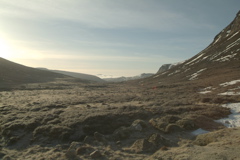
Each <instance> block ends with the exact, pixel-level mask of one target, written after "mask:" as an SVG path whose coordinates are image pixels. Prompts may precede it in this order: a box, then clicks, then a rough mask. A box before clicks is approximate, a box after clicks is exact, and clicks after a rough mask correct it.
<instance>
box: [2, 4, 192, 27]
mask: <svg viewBox="0 0 240 160" xmlns="http://www.w3.org/2000/svg"><path fill="white" fill-rule="evenodd" d="M153 2H154V1H152V0H150V1H143V0H131V1H120V0H115V1H111V0H101V1H99V0H91V1H89V0H58V1H54V0H47V1H42V0H34V1H29V0H11V1H9V0H2V2H0V5H1V6H2V8H3V9H2V14H5V15H6V14H8V15H12V16H18V17H22V18H32V19H36V18H40V19H41V18H42V19H59V20H69V21H74V22H76V23H79V24H81V25H85V26H87V27H93V28H108V29H113V28H134V29H136V28H143V29H155V30H160V29H164V30H169V29H170V28H176V27H180V25H183V26H185V25H186V24H188V25H189V24H190V22H191V21H190V20H189V18H188V17H187V16H186V15H184V14H181V13H179V12H175V11H174V10H173V9H169V8H167V9H166V7H165V6H164V5H163V4H161V3H160V2H156V1H155V2H154V3H153Z"/></svg>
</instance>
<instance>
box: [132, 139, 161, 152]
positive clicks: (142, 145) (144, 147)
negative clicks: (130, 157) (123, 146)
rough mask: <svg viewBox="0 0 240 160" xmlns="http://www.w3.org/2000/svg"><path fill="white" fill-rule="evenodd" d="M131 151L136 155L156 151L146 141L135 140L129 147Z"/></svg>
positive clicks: (151, 144) (152, 145)
mask: <svg viewBox="0 0 240 160" xmlns="http://www.w3.org/2000/svg"><path fill="white" fill-rule="evenodd" d="M131 149H132V150H133V151H135V152H136V153H146V152H154V151H155V150H156V148H155V146H154V144H153V143H150V142H149V141H148V140H146V139H139V140H136V141H135V142H134V143H133V145H132V146H131Z"/></svg>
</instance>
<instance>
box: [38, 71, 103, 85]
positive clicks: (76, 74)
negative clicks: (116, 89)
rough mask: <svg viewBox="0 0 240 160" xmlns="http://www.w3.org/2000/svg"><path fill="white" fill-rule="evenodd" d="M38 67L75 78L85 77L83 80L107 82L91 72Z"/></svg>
mask: <svg viewBox="0 0 240 160" xmlns="http://www.w3.org/2000/svg"><path fill="white" fill-rule="evenodd" d="M38 69H40V70H47V71H51V72H55V73H60V74H64V75H67V76H71V77H74V78H80V79H83V80H89V81H94V82H105V81H104V80H102V79H101V78H99V77H97V76H93V75H90V74H83V73H77V72H69V71H61V70H48V69H46V68H38Z"/></svg>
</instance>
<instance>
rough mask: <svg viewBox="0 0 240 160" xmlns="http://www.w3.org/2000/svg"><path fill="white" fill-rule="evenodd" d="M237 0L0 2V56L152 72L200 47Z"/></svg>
mask: <svg viewBox="0 0 240 160" xmlns="http://www.w3.org/2000/svg"><path fill="white" fill-rule="evenodd" d="M239 10H240V1H239V0H31V1H29V0H0V57H2V58H5V59H8V60H10V61H14V62H17V63H20V64H23V65H26V66H30V67H43V68H48V69H57V70H65V71H73V72H79V73H86V74H92V75H97V76H99V77H101V78H104V77H120V76H136V75H139V74H141V73H156V72H157V71H158V69H159V67H160V66H161V65H163V64H167V63H175V62H180V61H184V60H186V59H189V58H191V57H192V56H194V55H196V54H197V53H199V52H200V51H201V50H203V49H204V48H206V47H207V46H208V45H209V44H210V43H211V42H212V41H213V38H214V37H215V36H216V34H218V33H219V32H220V31H221V30H222V29H224V28H225V27H226V26H227V25H228V24H229V23H230V22H231V21H232V20H233V19H234V18H235V16H236V14H237V12H238V11H239Z"/></svg>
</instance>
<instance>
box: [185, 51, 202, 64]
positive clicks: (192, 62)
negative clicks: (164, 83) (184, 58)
mask: <svg viewBox="0 0 240 160" xmlns="http://www.w3.org/2000/svg"><path fill="white" fill-rule="evenodd" d="M203 55H204V53H202V54H200V55H199V56H198V57H197V58H195V59H193V60H191V61H190V62H188V63H186V64H185V65H189V64H191V63H193V62H194V61H196V60H198V59H199V58H201V57H202V56H203Z"/></svg>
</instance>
